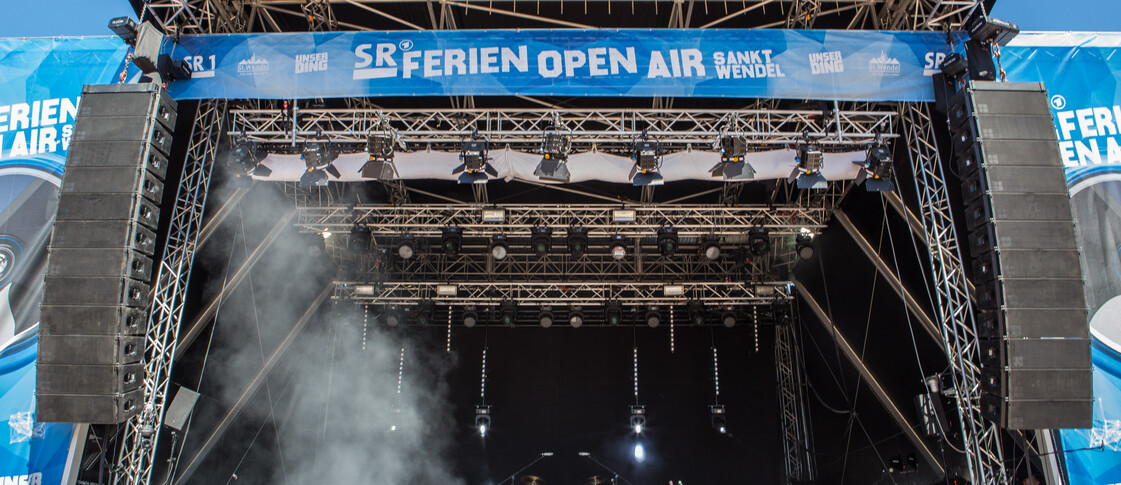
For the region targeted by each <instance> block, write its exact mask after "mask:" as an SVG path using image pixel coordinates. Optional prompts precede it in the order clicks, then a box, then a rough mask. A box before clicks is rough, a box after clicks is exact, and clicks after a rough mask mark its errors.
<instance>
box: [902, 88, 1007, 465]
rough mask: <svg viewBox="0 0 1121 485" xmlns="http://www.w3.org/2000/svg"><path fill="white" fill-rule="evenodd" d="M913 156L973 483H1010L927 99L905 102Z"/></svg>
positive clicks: (943, 340)
mask: <svg viewBox="0 0 1121 485" xmlns="http://www.w3.org/2000/svg"><path fill="white" fill-rule="evenodd" d="M903 112H904V116H905V117H906V119H907V123H906V125H905V128H904V130H905V132H906V135H907V141H908V155H909V158H910V162H911V166H912V170H913V171H914V178H915V191H916V193H917V194H918V198H919V210H920V212H921V213H922V214H921V217H922V223H923V229H924V233H925V234H924V235H925V237H926V245H927V249H928V251H929V253H930V263H931V270H932V271H931V274H932V276H933V279H934V289H935V293H936V294H937V295H936V296H937V298H936V301H935V309H936V310H937V312H938V323H939V325H940V327H941V333H942V344H943V346H944V347H945V351H946V356H947V358H948V359H949V361H950V368H951V373H952V376H953V382H954V391H955V393H956V397H957V399H956V402H957V408H958V414H959V415H960V416H961V433H962V441H963V445H964V447H965V456H966V460H967V463H968V466H969V471H970V474H971V475H972V482H973V483H975V484H979V485H980V484H1002V483H1007V477H1006V476H1005V471H1004V463H1003V455H1002V453H1001V449H1000V430H999V429H998V428H997V426H996V425H995V424H994V423H992V422H990V421H988V420H986V419H985V418H984V416H982V414H981V403H980V401H981V379H980V366H979V362H980V360H979V351H978V341H977V333H976V330H975V328H974V324H973V313H972V309H971V308H970V302H969V293H968V290H967V288H966V281H965V273H964V272H963V270H962V265H961V254H960V252H959V250H958V245H957V244H958V243H957V241H958V239H957V234H956V233H955V230H954V220H953V216H952V215H951V213H950V201H949V195H948V193H947V191H946V179H945V176H944V174H943V171H942V163H941V160H940V158H939V156H938V147H937V145H936V144H935V141H934V125H933V121H932V119H931V116H930V108H929V106H927V105H925V104H918V103H906V104H904V105H903Z"/></svg>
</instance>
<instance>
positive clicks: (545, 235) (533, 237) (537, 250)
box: [529, 226, 553, 258]
mask: <svg viewBox="0 0 1121 485" xmlns="http://www.w3.org/2000/svg"><path fill="white" fill-rule="evenodd" d="M529 246H530V247H531V248H533V253H534V254H536V255H537V257H538V258H543V257H545V255H547V254H549V249H550V248H552V246H553V231H552V230H551V229H549V228H548V227H545V226H534V227H533V228H532V229H530V236H529Z"/></svg>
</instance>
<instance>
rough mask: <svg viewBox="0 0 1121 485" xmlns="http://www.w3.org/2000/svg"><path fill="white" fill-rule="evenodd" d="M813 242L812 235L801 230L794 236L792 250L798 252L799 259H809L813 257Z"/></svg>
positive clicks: (805, 230)
mask: <svg viewBox="0 0 1121 485" xmlns="http://www.w3.org/2000/svg"><path fill="white" fill-rule="evenodd" d="M813 241H814V236H813V233H811V232H810V230H809V229H806V228H802V230H801V232H799V233H798V234H797V235H795V236H794V249H795V251H797V252H798V257H799V258H802V259H810V258H813V257H814V246H813Z"/></svg>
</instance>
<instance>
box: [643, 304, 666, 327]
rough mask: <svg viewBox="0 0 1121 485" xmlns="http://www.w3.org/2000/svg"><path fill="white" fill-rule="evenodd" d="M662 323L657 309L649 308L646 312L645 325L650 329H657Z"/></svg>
mask: <svg viewBox="0 0 1121 485" xmlns="http://www.w3.org/2000/svg"><path fill="white" fill-rule="evenodd" d="M661 323H662V314H661V313H659V312H658V309H657V308H654V307H651V308H650V309H649V310H647V311H646V325H647V326H649V327H650V328H658V325H660V324H661Z"/></svg>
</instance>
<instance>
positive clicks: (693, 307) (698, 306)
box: [689, 301, 705, 325]
mask: <svg viewBox="0 0 1121 485" xmlns="http://www.w3.org/2000/svg"><path fill="white" fill-rule="evenodd" d="M689 323H691V324H693V325H704V324H705V304H704V303H702V302H700V301H691V302H689Z"/></svg>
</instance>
